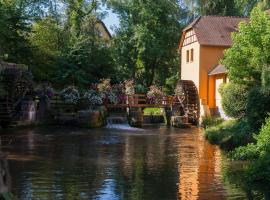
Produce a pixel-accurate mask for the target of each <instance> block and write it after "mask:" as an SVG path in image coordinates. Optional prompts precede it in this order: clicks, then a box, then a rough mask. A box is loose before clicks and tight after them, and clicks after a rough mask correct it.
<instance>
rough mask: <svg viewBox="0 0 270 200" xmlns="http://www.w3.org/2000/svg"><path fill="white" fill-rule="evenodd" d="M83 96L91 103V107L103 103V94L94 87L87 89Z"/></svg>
mask: <svg viewBox="0 0 270 200" xmlns="http://www.w3.org/2000/svg"><path fill="white" fill-rule="evenodd" d="M83 98H84V99H85V100H86V101H87V103H88V104H90V106H91V107H93V106H98V105H102V103H103V100H102V96H101V94H100V93H99V92H97V91H96V90H92V89H90V90H88V91H86V92H85V93H84V95H83Z"/></svg>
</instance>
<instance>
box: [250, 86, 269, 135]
mask: <svg viewBox="0 0 270 200" xmlns="http://www.w3.org/2000/svg"><path fill="white" fill-rule="evenodd" d="M269 112H270V95H269V92H266V91H264V90H263V89H261V88H258V87H255V88H253V89H252V90H251V91H250V92H249V95H248V101H247V118H248V121H249V123H250V124H251V126H252V127H253V129H254V130H259V129H260V128H261V126H262V124H263V123H264V122H265V118H266V117H267V116H268V113H269Z"/></svg>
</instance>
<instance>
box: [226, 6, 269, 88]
mask: <svg viewBox="0 0 270 200" xmlns="http://www.w3.org/2000/svg"><path fill="white" fill-rule="evenodd" d="M269 33H270V20H269V16H268V14H267V13H266V12H263V11H262V10H260V9H259V8H258V7H256V8H255V9H254V10H253V11H252V13H251V16H250V21H249V22H246V23H245V22H243V23H241V24H240V25H239V32H237V33H233V35H232V39H233V45H232V47H231V48H230V49H228V50H226V51H225V55H224V60H223V61H222V63H223V64H224V65H225V66H226V67H227V68H228V70H229V79H230V80H231V81H232V82H235V83H239V84H244V85H247V86H258V85H259V86H260V85H262V79H264V78H265V77H263V75H264V74H266V73H263V71H264V70H265V68H267V67H265V66H268V64H269V63H270V48H269V46H270V34H269ZM268 75H269V74H268Z"/></svg>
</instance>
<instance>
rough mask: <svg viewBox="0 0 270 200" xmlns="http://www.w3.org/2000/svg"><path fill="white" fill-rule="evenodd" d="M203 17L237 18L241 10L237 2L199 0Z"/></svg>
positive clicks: (228, 0)
mask: <svg viewBox="0 0 270 200" xmlns="http://www.w3.org/2000/svg"><path fill="white" fill-rule="evenodd" d="M198 4H199V9H200V14H201V15H223V16H237V15H238V14H239V13H238V12H239V10H238V8H237V5H236V3H235V0H218V1H213V0H198Z"/></svg>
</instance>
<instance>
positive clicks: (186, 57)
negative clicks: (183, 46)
mask: <svg viewBox="0 0 270 200" xmlns="http://www.w3.org/2000/svg"><path fill="white" fill-rule="evenodd" d="M186 56H187V57H186V59H187V62H189V50H187V55H186Z"/></svg>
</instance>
